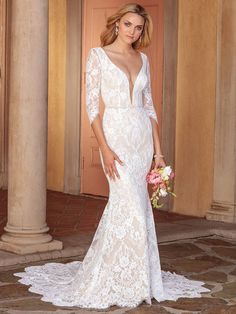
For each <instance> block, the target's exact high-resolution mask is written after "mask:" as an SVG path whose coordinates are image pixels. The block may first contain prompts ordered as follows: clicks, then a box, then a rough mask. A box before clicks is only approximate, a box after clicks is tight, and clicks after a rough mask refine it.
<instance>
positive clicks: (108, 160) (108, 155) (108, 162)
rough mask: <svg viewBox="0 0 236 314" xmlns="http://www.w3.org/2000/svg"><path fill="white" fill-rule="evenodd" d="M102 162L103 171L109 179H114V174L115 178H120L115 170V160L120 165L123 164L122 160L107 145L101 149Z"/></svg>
mask: <svg viewBox="0 0 236 314" xmlns="http://www.w3.org/2000/svg"><path fill="white" fill-rule="evenodd" d="M101 152H102V157H103V163H104V168H105V169H104V170H105V173H106V174H107V175H108V176H109V177H110V179H111V180H114V181H115V175H116V176H117V178H118V179H119V178H120V175H119V173H118V171H117V168H116V164H115V160H117V161H118V162H119V164H120V165H122V166H123V165H124V163H123V161H121V160H120V158H119V157H118V156H117V154H116V153H115V152H113V151H112V150H111V149H110V148H109V147H106V148H104V149H101Z"/></svg>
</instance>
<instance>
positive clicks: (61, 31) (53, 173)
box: [47, 0, 66, 191]
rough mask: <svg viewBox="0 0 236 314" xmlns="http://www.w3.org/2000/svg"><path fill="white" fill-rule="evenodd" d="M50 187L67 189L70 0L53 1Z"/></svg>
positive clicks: (49, 84)
mask: <svg viewBox="0 0 236 314" xmlns="http://www.w3.org/2000/svg"><path fill="white" fill-rule="evenodd" d="M48 79H49V82H48V164H47V165H48V177H47V180H48V189H52V190H56V191H63V187H64V141H65V97H66V1H65V0H56V1H49V78H48Z"/></svg>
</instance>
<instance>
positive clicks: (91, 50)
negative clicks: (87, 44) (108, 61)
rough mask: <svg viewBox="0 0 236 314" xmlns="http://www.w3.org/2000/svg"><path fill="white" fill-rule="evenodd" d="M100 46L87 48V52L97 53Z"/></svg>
mask: <svg viewBox="0 0 236 314" xmlns="http://www.w3.org/2000/svg"><path fill="white" fill-rule="evenodd" d="M100 48H101V47H92V48H90V49H89V52H88V54H98V53H99V51H100Z"/></svg>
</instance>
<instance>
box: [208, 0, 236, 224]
mask: <svg viewBox="0 0 236 314" xmlns="http://www.w3.org/2000/svg"><path fill="white" fill-rule="evenodd" d="M218 9H219V10H218V12H219V14H218V27H217V29H218V32H217V34H218V38H217V39H218V40H217V42H218V47H217V95H216V119H215V164H214V190H213V202H212V205H211V208H210V209H209V210H208V212H207V219H210V220H219V221H225V222H236V106H235V104H236V94H235V86H236V67H235V64H236V54H235V51H236V33H235V28H236V2H235V1H234V0H227V1H226V0H219V1H218Z"/></svg>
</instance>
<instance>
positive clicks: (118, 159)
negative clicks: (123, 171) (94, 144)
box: [114, 154, 124, 166]
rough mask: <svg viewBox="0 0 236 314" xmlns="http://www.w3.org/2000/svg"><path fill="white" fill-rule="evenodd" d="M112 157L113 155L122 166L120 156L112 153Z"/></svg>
mask: <svg viewBox="0 0 236 314" xmlns="http://www.w3.org/2000/svg"><path fill="white" fill-rule="evenodd" d="M114 157H115V160H117V161H118V163H119V164H120V165H121V166H123V165H124V163H123V161H122V160H120V158H119V157H118V156H117V155H116V154H114Z"/></svg>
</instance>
